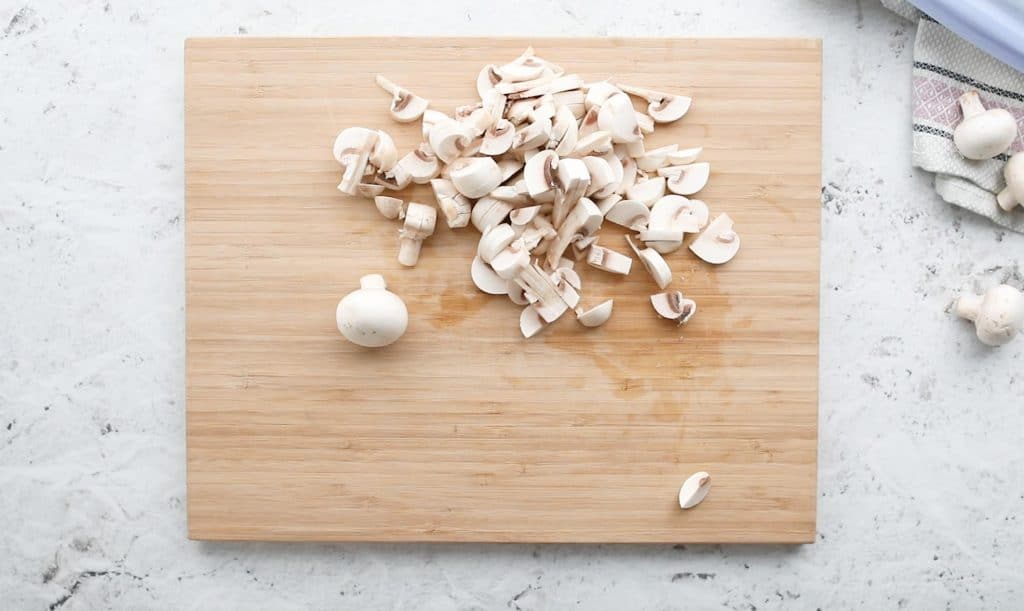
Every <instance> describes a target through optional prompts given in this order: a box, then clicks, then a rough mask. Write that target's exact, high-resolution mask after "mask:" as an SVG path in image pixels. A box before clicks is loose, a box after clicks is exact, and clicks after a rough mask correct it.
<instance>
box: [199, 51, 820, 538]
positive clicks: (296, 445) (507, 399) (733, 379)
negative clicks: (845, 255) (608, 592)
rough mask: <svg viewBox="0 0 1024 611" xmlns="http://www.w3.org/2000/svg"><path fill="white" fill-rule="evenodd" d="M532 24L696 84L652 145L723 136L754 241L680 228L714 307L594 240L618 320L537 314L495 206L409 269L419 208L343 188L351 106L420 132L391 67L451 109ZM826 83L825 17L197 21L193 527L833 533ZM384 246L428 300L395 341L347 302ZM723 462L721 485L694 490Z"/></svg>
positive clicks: (688, 281) (601, 57)
mask: <svg viewBox="0 0 1024 611" xmlns="http://www.w3.org/2000/svg"><path fill="white" fill-rule="evenodd" d="M528 43H532V44H533V45H534V47H535V48H536V50H537V53H538V54H539V55H541V56H543V57H545V58H547V59H550V60H553V61H555V62H557V63H559V64H561V65H563V66H564V67H566V69H567V70H568V71H570V72H578V73H580V74H581V75H583V76H584V78H586V79H588V80H596V79H602V78H606V77H614V78H615V79H617V80H621V81H623V82H628V83H632V84H636V85H642V86H650V87H656V88H664V89H668V90H671V91H677V92H684V93H688V94H690V95H692V96H693V98H694V105H693V109H692V110H691V111H690V113H689V115H688V116H687V117H685V118H684V119H683V120H682V121H680V122H678V123H676V124H673V125H667V126H660V127H659V129H658V131H657V133H656V134H654V135H653V136H652V137H651V138H650V139H649V144H648V147H649V148H651V147H653V146H656V145H661V144H667V143H680V144H681V145H684V146H703V147H704V155H703V159H704V160H707V161H710V162H711V164H712V178H711V182H710V184H709V185H708V187H707V188H706V189H705V190H704V191H703V192H702V193H701V198H702V199H704V200H705V201H707V202H708V204H709V205H710V207H711V209H712V211H713V213H715V212H728V213H729V214H730V216H732V217H733V219H734V220H735V222H736V229H737V231H738V232H739V233H740V234H741V236H742V239H743V248H742V250H741V251H740V254H739V255H738V256H737V258H736V259H735V260H733V261H732V262H730V263H728V264H727V265H725V266H722V267H719V268H712V267H711V266H708V265H705V264H703V263H702V262H700V261H698V260H697V259H696V258H695V257H693V256H692V255H691V254H690V253H689V251H688V250H685V249H684V250H680V251H678V252H677V253H675V254H673V255H670V256H669V257H668V261H669V264H670V265H671V266H672V268H673V271H674V272H675V276H676V279H675V281H674V283H673V288H680V289H683V290H684V291H685V292H686V293H688V295H689V296H691V297H693V298H694V299H696V301H697V303H698V306H699V311H698V313H697V315H696V316H695V317H694V319H693V320H692V321H691V323H690V324H689V326H687V327H685V328H676V327H674V326H673V325H672V324H671V323H668V322H667V321H664V320H659V319H658V318H657V317H656V316H655V315H654V313H653V311H652V310H651V307H650V305H649V303H648V300H647V297H648V295H650V294H651V293H654V292H657V288H656V287H655V286H654V284H653V282H652V281H651V280H650V278H649V277H648V276H647V275H646V274H645V273H643V271H642V268H641V267H640V266H639V265H638V264H636V267H635V268H634V270H635V271H634V272H633V274H631V275H630V276H629V277H627V278H624V279H623V278H619V277H614V276H611V275H609V274H604V273H602V272H599V271H597V270H594V269H591V268H587V267H586V266H583V267H581V270H582V275H583V281H584V299H585V301H584V304H591V305H592V304H596V303H598V302H599V301H602V300H604V299H607V298H609V297H614V298H615V312H614V314H613V316H612V319H611V320H610V322H609V323H608V324H607V325H605V326H604V327H602V328H600V329H597V330H587V329H584V328H582V327H581V326H579V325H578V324H577V323H576V322H575V321H574V320H573V319H572V317H571V316H566V317H564V318H563V319H562V320H560V321H559V322H558V323H557V324H556V325H555V326H554V327H553V328H551V329H549V330H547V331H546V332H545V333H544V334H543V335H542V336H540V337H538V338H534V339H533V340H530V341H525V340H523V339H522V338H521V336H520V334H519V330H518V313H519V308H518V307H516V306H513V305H512V304H511V303H510V302H508V301H507V300H506V299H504V298H500V297H491V296H487V295H483V294H480V293H478V292H477V291H476V290H475V289H474V288H473V286H472V283H471V281H470V278H469V263H470V260H471V258H472V253H473V252H474V249H475V247H476V242H477V238H478V235H477V234H476V232H475V231H474V230H473V229H472V228H471V227H470V228H467V229H463V230H459V231H455V232H453V231H450V230H448V229H447V228H444V227H440V228H439V230H438V232H437V234H435V235H434V236H433V237H432V238H431V239H430V240H428V241H427V242H426V243H425V245H424V248H423V253H422V257H421V262H420V264H419V266H417V267H416V268H414V269H403V268H401V267H400V266H399V265H398V263H397V261H396V256H397V248H398V244H397V229H398V225H397V224H396V223H395V222H393V221H387V220H385V219H383V218H382V217H381V216H379V214H378V213H377V212H376V210H375V209H374V207H373V205H372V203H370V202H368V201H366V200H362V199H357V198H350V197H346V196H344V195H342V194H340V193H339V192H338V191H337V190H336V189H335V185H336V184H337V182H338V180H339V175H340V174H339V168H338V166H337V164H336V163H335V161H334V159H333V157H332V153H331V144H332V142H333V140H334V137H335V135H336V134H337V133H338V132H339V131H340V130H341V129H342V128H344V127H347V126H351V125H363V126H367V127H376V128H382V129H386V130H387V131H388V132H389V133H391V134H392V135H393V136H394V138H395V141H396V143H397V144H398V146H399V148H400V150H403V151H405V150H409V149H410V148H411V147H412V146H414V145H415V144H416V143H417V142H419V139H420V138H419V126H418V124H413V125H407V126H402V125H398V124H395V123H393V122H391V121H390V119H389V118H388V115H387V111H386V107H387V97H386V96H385V95H384V94H383V92H381V91H380V90H379V89H378V88H377V87H376V86H375V85H374V82H373V75H374V74H376V73H383V74H386V75H388V76H389V77H390V78H392V79H393V80H395V81H396V82H398V83H401V84H403V85H404V86H406V87H409V88H411V89H413V90H414V91H416V92H417V93H419V94H420V95H422V96H424V97H427V98H429V99H430V100H431V101H432V103H433V106H434V107H436V108H440V109H444V110H448V111H450V110H451V109H453V108H454V107H455V106H457V105H460V104H464V103H466V102H468V101H471V100H473V99H476V98H475V88H474V82H475V78H476V74H477V72H478V71H479V69H480V68H481V66H483V65H484V64H487V63H495V62H499V63H500V62H504V61H508V60H509V59H511V58H513V57H515V56H516V55H518V54H519V52H521V50H522V48H523V47H525V46H526V44H528ZM820 100H821V46H820V41H817V40H777V39H758V40H710V39H702V40H668V39H639V40H638V39H540V40H532V41H526V40H520V39H492V38H489V39H415V38H413V39H397V40H396V39H393V38H392V39H376V38H365V39H251V38H245V39H192V40H189V41H188V42H187V43H186V47H185V135H186V150H185V161H186V188H185V191H186V236H187V247H186V248H187V251H186V274H187V295H186V299H187V320H188V322H187V444H188V518H189V536H190V537H192V538H195V539H266V540H337V541H342V540H366V541H369V540H375V541H384V540H387V541H410V540H411V541H427V540H429V541H546V542H554V541H572V542H791V543H799V542H811V541H813V539H814V533H815V500H816V454H817V406H818V395H817V388H818V286H819V285H818V267H819V253H818V248H819V213H820V208H819V196H820V191H819V190H820V149H821V145H820V131H821V125H820V116H821V112H820V108H821V107H820ZM407 199H412V200H414V201H420V202H424V203H432V202H433V199H432V198H431V197H430V196H429V192H428V190H427V189H424V188H421V187H420V188H416V189H413V190H410V191H409V194H408V195H407ZM603 235H605V236H606V237H605V238H603V239H602V244H605V245H608V246H611V247H613V248H616V249H617V250H620V251H623V252H627V249H626V246H625V243H624V242H623V241H622V238H621V233H620V232H617V231H615V230H614V229H607V230H605V232H604V234H603ZM369 272H380V273H383V274H384V275H385V276H386V278H387V279H388V281H389V284H390V286H391V288H392V289H393V290H394V291H395V292H396V293H398V294H399V295H401V296H402V297H403V298H404V299H405V300H406V302H407V304H408V306H409V310H410V313H411V320H410V326H409V331H408V333H407V334H406V336H405V337H404V338H403V339H402V340H401V341H400V342H399V343H397V344H395V345H394V346H392V347H390V348H387V349H382V350H378V351H371V350H365V349H361V348H358V347H356V346H354V345H352V344H349V343H347V342H345V341H343V340H342V339H341V337H340V335H339V334H338V332H337V329H336V328H335V322H334V309H335V305H336V304H337V302H338V299H339V298H340V297H341V296H342V295H344V294H345V293H347V292H349V291H350V290H353V289H354V288H356V287H357V285H358V278H359V276H360V275H362V274H365V273H369ZM698 470H706V471H709V472H710V473H711V474H712V478H713V485H712V490H711V494H710V495H709V496H708V498H707V499H706V500H705V501H704V502H703V503H702V504H701V505H700V506H698V507H697V508H695V509H693V510H690V511H686V512H684V511H681V510H680V509H679V508H678V505H677V502H676V494H677V491H678V489H679V486H680V484H681V483H682V482H683V480H684V479H685V478H686V477H687V476H688V475H689V474H691V473H693V472H694V471H698Z"/></svg>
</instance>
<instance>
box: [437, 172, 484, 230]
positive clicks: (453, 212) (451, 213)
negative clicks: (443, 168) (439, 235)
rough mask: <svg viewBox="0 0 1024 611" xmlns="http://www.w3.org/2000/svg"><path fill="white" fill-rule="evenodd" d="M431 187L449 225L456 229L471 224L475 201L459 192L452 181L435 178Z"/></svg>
mask: <svg viewBox="0 0 1024 611" xmlns="http://www.w3.org/2000/svg"><path fill="white" fill-rule="evenodd" d="M430 188H431V190H433V192H434V199H435V200H437V206H438V208H440V209H441V214H442V215H443V216H444V219H445V222H446V223H447V224H448V227H450V228H452V229H456V228H459V227H465V226H466V225H468V224H469V220H470V214H471V212H472V207H473V202H471V201H470V200H469V199H466V197H465V196H464V195H462V194H461V193H459V191H458V190H457V189H456V188H455V185H454V184H452V181H450V180H448V179H445V178H435V179H433V180H431V181H430Z"/></svg>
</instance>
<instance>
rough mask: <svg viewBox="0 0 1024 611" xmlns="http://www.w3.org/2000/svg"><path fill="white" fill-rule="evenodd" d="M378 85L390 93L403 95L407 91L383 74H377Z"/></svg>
mask: <svg viewBox="0 0 1024 611" xmlns="http://www.w3.org/2000/svg"><path fill="white" fill-rule="evenodd" d="M377 85H378V86H379V87H380V88H381V89H383V90H384V91H387V92H388V93H390V94H391V95H394V96H398V95H402V94H403V93H405V90H404V89H402V88H401V87H399V86H398V85H397V84H395V83H393V82H392V81H389V80H388V79H387V78H386V77H385V76H384V75H383V74H378V75H377Z"/></svg>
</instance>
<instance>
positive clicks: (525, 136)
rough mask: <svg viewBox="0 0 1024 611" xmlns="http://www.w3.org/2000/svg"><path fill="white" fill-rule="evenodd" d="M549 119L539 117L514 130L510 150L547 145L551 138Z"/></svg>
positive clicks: (522, 149)
mask: <svg viewBox="0 0 1024 611" xmlns="http://www.w3.org/2000/svg"><path fill="white" fill-rule="evenodd" d="M551 127H552V125H551V119H548V118H541V119H539V120H537V121H534V122H532V123H528V124H526V125H525V126H523V127H522V128H520V129H519V131H517V132H516V136H515V138H513V140H512V150H514V151H524V150H527V149H533V148H539V147H542V146H547V143H548V140H550V139H551Z"/></svg>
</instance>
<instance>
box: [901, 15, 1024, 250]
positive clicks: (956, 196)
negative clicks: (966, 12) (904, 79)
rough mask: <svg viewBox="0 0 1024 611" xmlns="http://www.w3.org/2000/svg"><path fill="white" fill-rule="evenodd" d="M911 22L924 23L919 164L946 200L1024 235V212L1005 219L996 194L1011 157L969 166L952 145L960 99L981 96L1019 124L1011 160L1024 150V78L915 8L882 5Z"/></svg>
mask: <svg viewBox="0 0 1024 611" xmlns="http://www.w3.org/2000/svg"><path fill="white" fill-rule="evenodd" d="M882 4H884V5H885V6H887V7H888V8H890V9H891V10H893V11H895V12H897V13H899V14H900V15H903V16H904V17H906V18H908V19H911V20H917V39H916V41H915V42H914V77H913V78H914V95H913V104H914V113H913V121H914V151H913V164H914V165H915V166H917V167H919V168H921V169H923V170H927V171H929V172H934V173H935V191H936V192H937V193H938V194H939V196H940V197H942V199H944V200H945V201H947V202H949V203H951V204H955V205H957V206H960V207H963V208H966V209H968V210H971V211H972V212H976V213H978V214H980V215H982V216H985V217H988V218H989V219H991V220H992V221H993V222H995V223H998V224H999V225H1002V226H1004V227H1007V228H1010V229H1013V230H1015V231H1019V232H1021V233H1024V209H1021V208H1019V207H1018V208H1015V209H1014V211H1012V212H1005V211H1004V210H1003V209H1002V208H1000V207H999V205H998V204H997V203H996V197H995V194H996V193H998V192H999V191H1000V190H1002V188H1003V187H1004V186H1005V183H1004V182H1003V165H1004V164H1005V163H1006V159H1007V157H1008V155H1005V154H1004V155H1000V156H998V157H996V158H995V159H991V160H987V161H971V160H969V159H964V158H963V157H962V156H961V155H960V153H959V152H958V151H957V150H956V147H954V146H953V129H954V128H955V127H956V126H957V125H958V124H959V123H960V120H961V119H962V118H963V115H962V114H961V113H960V106H959V104H958V103H957V99H958V98H959V97H960V96H961V95H962V94H963V93H966V92H968V91H972V90H973V91H977V92H978V93H979V94H980V96H981V102H982V104H984V105H985V107H986V108H1005V109H1006V110H1008V111H1009V112H1010V113H1011V114H1013V116H1014V117H1016V119H1017V126H1018V131H1019V132H1020V135H1019V136H1018V138H1017V140H1016V141H1014V143H1013V145H1012V146H1011V147H1010V151H1008V153H1009V154H1012V153H1015V152H1017V151H1021V150H1024V74H1021V73H1020V72H1018V71H1017V70H1014V69H1013V68H1011V67H1010V66H1008V65H1006V64H1004V63H1002V62H1000V61H999V60H997V59H995V58H993V57H992V56H991V55H988V54H987V53H985V52H984V51H981V50H979V49H978V48H977V47H975V46H974V45H972V44H971V43H969V42H967V41H965V40H964V39H962V38H960V37H959V36H957V35H956V34H954V33H952V32H950V31H949V30H948V29H946V28H945V27H943V26H942V25H941V24H939V23H937V22H936V21H935V20H933V19H931V18H930V17H929V16H927V15H925V14H924V13H922V12H920V11H919V10H917V9H916V8H914V7H913V6H911V5H910V4H909V3H908V2H906V0H882Z"/></svg>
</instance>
